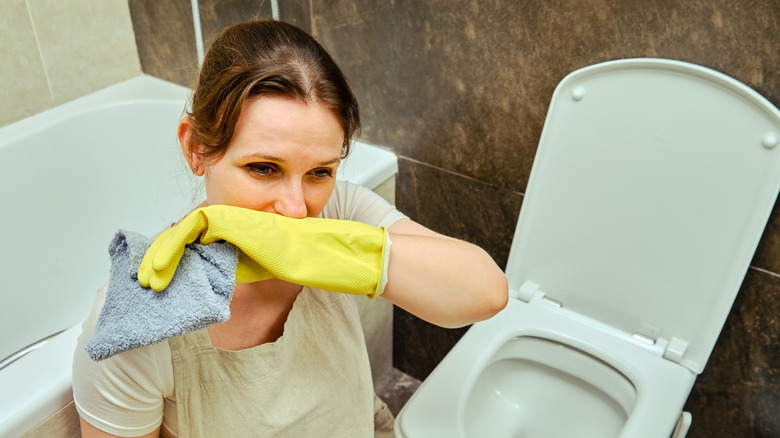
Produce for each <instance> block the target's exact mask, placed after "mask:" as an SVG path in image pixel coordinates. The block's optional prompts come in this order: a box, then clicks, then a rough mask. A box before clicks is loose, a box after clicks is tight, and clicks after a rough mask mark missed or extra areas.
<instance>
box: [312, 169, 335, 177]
mask: <svg viewBox="0 0 780 438" xmlns="http://www.w3.org/2000/svg"><path fill="white" fill-rule="evenodd" d="M314 176H316V177H317V178H326V177H329V176H333V171H332V170H330V169H317V170H315V171H314Z"/></svg>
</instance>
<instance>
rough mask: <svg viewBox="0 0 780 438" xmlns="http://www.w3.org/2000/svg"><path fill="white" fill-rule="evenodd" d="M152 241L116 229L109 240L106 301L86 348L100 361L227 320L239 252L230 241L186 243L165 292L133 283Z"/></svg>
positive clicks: (88, 352) (135, 281)
mask: <svg viewBox="0 0 780 438" xmlns="http://www.w3.org/2000/svg"><path fill="white" fill-rule="evenodd" d="M151 244H152V240H151V239H149V238H148V237H145V236H142V235H140V234H137V233H133V232H130V231H122V230H120V231H118V232H117V233H116V234H115V235H114V238H113V239H112V240H111V244H110V245H109V248H108V252H109V254H110V255H111V277H110V280H109V282H108V290H107V292H106V302H105V304H104V306H103V310H101V312H100V316H99V317H98V320H97V324H96V325H95V331H94V332H93V334H92V337H91V338H90V339H89V342H87V345H86V347H85V349H86V350H87V354H89V357H91V358H92V360H102V359H105V358H107V357H110V356H113V355H115V354H117V353H121V352H123V351H127V350H130V349H133V348H138V347H142V346H144V345H150V344H154V343H157V342H161V341H164V340H166V339H170V338H173V337H175V336H181V335H183V334H185V333H189V332H192V331H195V330H199V329H202V328H204V327H208V326H209V325H211V324H215V323H219V322H224V321H227V320H228V318H230V300H231V299H232V298H233V288H234V287H235V284H236V265H237V264H238V249H237V248H236V247H235V246H233V245H232V244H230V243H212V244H209V245H200V244H192V245H187V247H186V248H185V250H184V255H183V256H182V259H181V261H180V262H179V265H178V267H177V268H176V273H175V274H174V276H173V280H171V283H170V284H169V285H168V287H167V288H165V289H164V290H162V291H160V292H155V291H154V290H152V289H150V288H145V287H142V286H141V285H140V284H139V283H138V267H139V266H140V264H141V260H142V259H143V256H144V253H146V250H147V248H149V246H150V245H151Z"/></svg>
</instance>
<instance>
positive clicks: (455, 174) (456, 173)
mask: <svg viewBox="0 0 780 438" xmlns="http://www.w3.org/2000/svg"><path fill="white" fill-rule="evenodd" d="M398 157H399V158H403V159H404V160H407V161H411V162H412V163H415V164H419V165H421V166H425V167H429V168H431V169H436V170H440V171H442V172H445V173H449V174H450V175H454V176H458V177H461V178H465V179H467V180H469V181H473V182H476V183H479V184H484V185H486V186H489V187H494V188H497V189H499V190H506V191H508V192H512V193H514V194H517V195H520V196H523V197H525V193H523V192H518V191H517V190H512V189H508V188H506V187H501V186H497V185H495V184H491V183H489V182H485V181H482V180H479V179H476V178H474V177H471V176H468V175H464V174H462V173H458V172H455V171H453V170H449V169H445V168H443V167H439V166H434V165H433V164H430V163H425V162H423V161H419V160H415V159H414V158H410V157H407V156H404V155H398Z"/></svg>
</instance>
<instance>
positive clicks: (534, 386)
mask: <svg viewBox="0 0 780 438" xmlns="http://www.w3.org/2000/svg"><path fill="white" fill-rule="evenodd" d="M779 136H780V111H778V109H777V108H775V107H774V106H773V105H772V104H771V103H770V102H768V101H767V100H766V99H764V98H763V97H761V96H760V95H759V94H758V93H756V92H755V91H753V90H752V89H750V88H748V87H747V86H745V85H744V84H742V83H740V82H738V81H736V80H734V79H732V78H730V77H728V76H725V75H723V74H721V73H718V72H715V71H713V70H710V69H708V68H705V67H701V66H698V65H693V64H689V63H684V62H679V61H673V60H664V59H627V60H619V61H610V62H606V63H602V64H597V65H593V66H590V67H586V68H583V69H581V70H578V71H576V72H574V73H572V74H570V75H569V76H567V77H566V78H564V79H563V81H561V83H560V84H559V85H558V87H557V88H556V90H555V93H554V95H553V97H552V101H551V104H550V108H549V112H548V115H547V119H546V122H545V126H544V129H543V132H542V136H541V140H540V143H539V148H538V150H537V152H536V157H535V160H534V163H533V168H532V171H531V176H530V179H529V182H528V186H527V191H526V194H525V198H524V200H523V205H522V208H521V212H520V217H519V219H518V222H517V228H516V230H515V235H514V239H513V242H512V247H511V251H510V255H509V260H508V262H507V267H506V275H507V278H508V280H509V289H510V292H509V293H510V299H509V303H508V305H507V307H506V308H505V309H504V310H502V311H501V312H499V313H498V314H497V315H496V316H494V317H493V318H491V319H489V320H487V321H483V322H480V323H477V324H474V325H473V326H472V327H471V328H470V329H469V331H468V332H467V333H466V334H465V335H464V336H463V338H462V339H461V340H460V341H459V342H458V343H457V344H456V345H455V347H454V348H453V349H452V351H451V352H450V353H449V354H448V355H447V356H446V357H445V358H444V360H443V361H442V362H441V363H440V364H439V366H438V367H437V368H436V369H435V370H434V371H433V372H432V373H431V375H430V376H429V377H428V378H427V379H426V380H425V381H424V382H423V384H422V385H421V386H420V388H419V389H418V390H417V392H416V393H415V394H414V396H413V397H412V398H411V399H410V400H409V402H408V403H407V404H406V406H405V407H404V408H403V410H402V411H401V412H400V413H399V415H398V416H397V418H396V423H395V433H396V436H397V437H399V438H400V437H403V438H436V437H446V438H458V437H460V438H484V437H489V438H510V437H512V438H519V437H522V438H564V437H566V438H569V437H578V438H589V437H594V438H609V437H621V438H634V437H637V438H640V437H641V438H655V437H663V438H666V437H675V438H679V437H684V436H685V435H686V433H687V431H688V428H689V426H690V424H691V421H692V418H691V415H690V414H689V413H687V412H683V406H684V404H685V401H686V399H687V398H688V395H689V393H690V391H691V388H692V386H693V383H694V381H695V379H696V377H697V376H698V375H699V374H700V373H701V372H702V371H703V369H704V366H705V364H706V363H707V360H708V359H709V356H710V353H711V352H712V349H713V347H714V345H715V342H716V340H717V338H718V335H719V333H720V330H721V328H722V326H723V323H724V322H725V320H726V317H727V315H728V313H729V310H730V309H731V305H732V303H733V301H734V299H735V297H736V294H737V292H738V290H739V288H740V285H741V283H742V280H743V278H744V276H745V273H746V271H747V269H748V267H749V265H750V261H751V259H752V257H753V253H754V251H755V249H756V246H757V244H758V241H759V239H760V237H761V235H762V233H763V230H764V227H765V225H766V222H767V219H768V217H769V214H770V212H771V210H772V206H773V204H774V202H775V200H776V199H777V197H778V192H780V147H778V137H779Z"/></svg>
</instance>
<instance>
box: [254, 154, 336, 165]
mask: <svg viewBox="0 0 780 438" xmlns="http://www.w3.org/2000/svg"><path fill="white" fill-rule="evenodd" d="M240 158H241V160H242V161H250V160H258V161H270V162H273V163H279V164H287V160H285V159H284V158H280V157H275V156H273V155H264V154H247V155H242V156H241V157H240ZM340 162H341V157H334V158H331V159H330V160H325V161H322V162H320V163H319V165H320V166H329V165H331V164H338V163H340Z"/></svg>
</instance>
